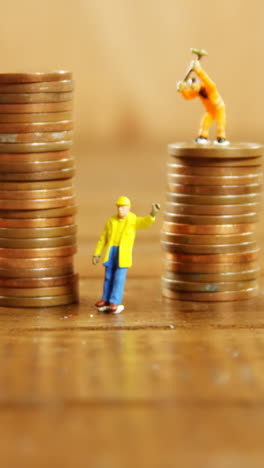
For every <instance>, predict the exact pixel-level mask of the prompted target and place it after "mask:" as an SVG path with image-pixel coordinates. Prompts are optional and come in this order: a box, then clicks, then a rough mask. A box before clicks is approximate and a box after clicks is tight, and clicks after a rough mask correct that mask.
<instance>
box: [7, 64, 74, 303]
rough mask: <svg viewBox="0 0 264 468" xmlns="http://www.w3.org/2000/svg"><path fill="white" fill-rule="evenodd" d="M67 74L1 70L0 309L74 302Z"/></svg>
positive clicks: (69, 78)
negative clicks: (6, 72)
mask: <svg viewBox="0 0 264 468" xmlns="http://www.w3.org/2000/svg"><path fill="white" fill-rule="evenodd" d="M72 106H73V80H72V74H71V73H70V72H67V71H56V72H51V73H31V74H30V73H11V74H0V306H14V307H45V306H55V305H65V304H70V303H73V302H76V300H77V297H78V293H77V289H78V285H77V281H78V278H77V275H76V274H74V269H73V255H74V254H75V252H76V224H75V220H74V214H75V212H76V206H75V196H74V188H73V184H72V177H73V175H74V158H73V156H72V155H71V146H72V136H73V133H72V132H73V120H72Z"/></svg>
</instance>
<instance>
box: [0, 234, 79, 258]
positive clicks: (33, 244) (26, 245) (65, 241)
mask: <svg viewBox="0 0 264 468" xmlns="http://www.w3.org/2000/svg"><path fill="white" fill-rule="evenodd" d="M76 242H77V239H76V235H75V234H73V235H70V236H63V237H51V238H33V239H25V238H23V239H20V238H19V239H14V238H13V239H7V238H6V237H3V238H0V249H4V248H6V249H15V250H17V249H46V248H48V247H64V246H68V245H70V246H72V245H76ZM2 256H4V254H3V253H2Z"/></svg>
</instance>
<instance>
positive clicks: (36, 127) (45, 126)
mask: <svg viewBox="0 0 264 468" xmlns="http://www.w3.org/2000/svg"><path fill="white" fill-rule="evenodd" d="M72 129H73V120H62V121H61V122H32V123H26V122H25V123H12V122H11V123H0V133H39V132H40V133H43V132H65V131H66V130H72ZM1 159H2V156H1Z"/></svg>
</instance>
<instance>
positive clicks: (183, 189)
mask: <svg viewBox="0 0 264 468" xmlns="http://www.w3.org/2000/svg"><path fill="white" fill-rule="evenodd" d="M168 187H169V190H170V191H171V192H173V193H185V194H189V195H210V196H212V195H245V194H249V193H259V192H261V191H262V184H248V185H217V186H211V185H208V186H207V185H181V184H175V183H171V182H169V184H168Z"/></svg>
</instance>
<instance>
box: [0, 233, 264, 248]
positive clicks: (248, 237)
mask: <svg viewBox="0 0 264 468" xmlns="http://www.w3.org/2000/svg"><path fill="white" fill-rule="evenodd" d="M16 231H17V230H14V233H15V232H16ZM32 231H34V230H32ZM1 232H2V231H1V229H0V233H1ZM0 237H2V236H1V234H0ZM161 238H162V240H164V241H167V242H173V243H176V244H187V245H193V244H198V245H200V244H204V245H207V246H208V245H226V244H239V243H244V242H254V241H255V240H256V233H255V232H254V231H252V232H244V233H242V234H231V235H222V236H219V235H217V234H213V235H206V234H203V235H197V234H188V235H186V234H174V233H171V232H167V231H164V230H162V231H161Z"/></svg>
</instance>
